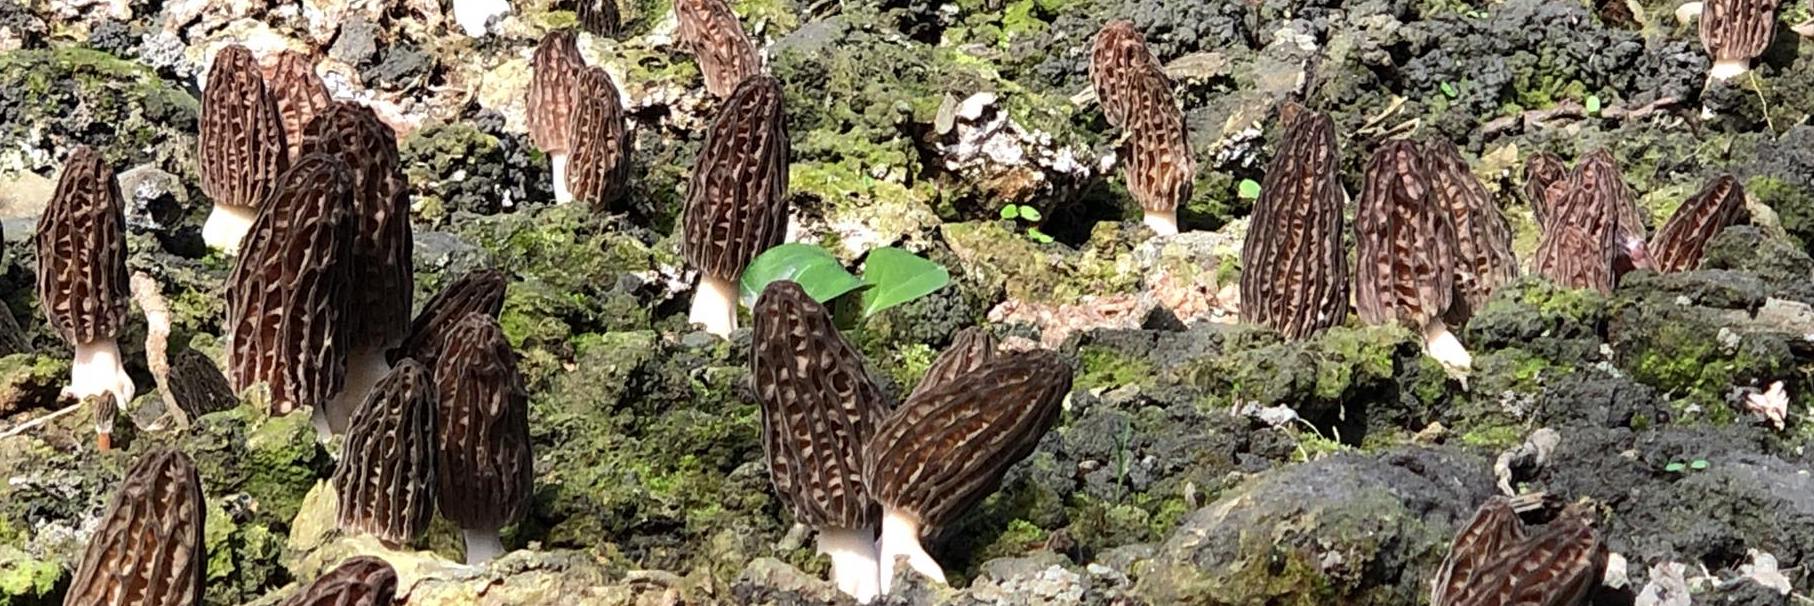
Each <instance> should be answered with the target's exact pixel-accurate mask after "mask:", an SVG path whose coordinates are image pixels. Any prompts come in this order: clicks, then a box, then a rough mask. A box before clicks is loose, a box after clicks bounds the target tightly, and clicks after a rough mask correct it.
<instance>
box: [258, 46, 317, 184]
mask: <svg viewBox="0 0 1814 606" xmlns="http://www.w3.org/2000/svg"><path fill="white" fill-rule="evenodd" d="M265 82H266V84H267V85H268V86H269V87H270V90H271V96H273V97H275V98H276V99H277V112H278V114H279V115H281V116H282V117H283V140H284V142H285V144H287V145H288V149H289V158H290V162H295V161H296V160H297V158H300V157H302V131H303V129H304V128H307V127H308V125H309V123H310V122H313V121H314V120H315V116H317V115H319V114H321V113H322V112H325V111H327V109H328V104H330V103H333V99H332V98H331V97H329V96H328V87H327V85H326V84H323V83H322V82H321V76H318V75H315V62H314V61H311V60H310V59H309V57H308V55H304V54H302V53H299V52H296V51H283V52H281V53H278V54H277V66H276V67H275V68H274V69H273V70H272V71H271V77H269V78H267V79H266V80H265Z"/></svg>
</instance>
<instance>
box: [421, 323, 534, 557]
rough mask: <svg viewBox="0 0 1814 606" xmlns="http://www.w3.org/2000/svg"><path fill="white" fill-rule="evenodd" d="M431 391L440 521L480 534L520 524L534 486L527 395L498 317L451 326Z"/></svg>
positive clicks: (513, 354)
mask: <svg viewBox="0 0 1814 606" xmlns="http://www.w3.org/2000/svg"><path fill="white" fill-rule="evenodd" d="M435 385H436V390H437V392H438V393H439V395H440V410H439V411H438V413H437V415H436V418H437V419H438V422H439V431H438V444H439V451H440V464H439V466H438V467H437V468H436V470H437V472H438V476H439V477H440V480H441V491H440V504H441V515H443V516H446V517H447V519H449V520H452V521H453V522H454V523H455V524H458V525H459V526H460V527H461V528H466V529H482V530H496V529H498V528H502V527H504V526H505V525H507V524H509V523H511V522H514V521H516V520H517V519H519V518H521V517H522V516H523V513H524V511H525V510H526V509H527V507H528V505H529V496H530V491H531V489H533V488H534V481H535V473H534V471H535V470H534V467H533V464H534V457H533V456H532V454H531V452H530V446H529V391H528V390H527V389H525V388H524V387H523V379H522V377H521V376H520V375H518V374H517V366H516V353H515V352H514V351H512V350H511V349H510V342H509V341H507V340H505V338H504V329H503V328H501V327H499V326H498V321H497V319H496V318H493V317H491V316H489V315H486V314H484V313H476V312H475V313H470V314H467V315H466V317H465V318H464V319H461V320H460V322H459V323H458V324H456V325H455V326H454V329H453V331H452V332H450V333H449V334H448V336H447V343H446V347H445V349H444V350H443V355H442V356H441V359H440V362H439V363H438V364H437V366H436V368H435Z"/></svg>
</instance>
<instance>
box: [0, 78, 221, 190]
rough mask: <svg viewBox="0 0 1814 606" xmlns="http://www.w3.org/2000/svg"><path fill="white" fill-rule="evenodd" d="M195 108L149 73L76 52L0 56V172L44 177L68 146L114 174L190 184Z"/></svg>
mask: <svg viewBox="0 0 1814 606" xmlns="http://www.w3.org/2000/svg"><path fill="white" fill-rule="evenodd" d="M200 111H201V105H200V102H198V101H197V100H196V99H195V97H192V96H190V95H189V93H188V92H186V91H184V90H183V89H182V88H181V87H178V86H175V85H173V84H171V83H170V82H168V81H166V80H164V79H162V78H160V77H158V75H157V73H156V72H155V71H153V70H152V69H151V68H149V67H145V66H144V65H140V64H137V63H132V62H128V61H124V60H121V59H119V58H117V57H114V56H113V55H109V54H107V53H104V52H101V51H95V50H89V49H84V48H78V47H66V48H56V49H26V50H15V51H9V52H4V53H0V148H4V149H6V150H7V152H6V154H8V155H3V156H0V168H25V169H34V170H36V169H44V168H48V167H51V166H56V165H57V164H59V161H60V158H61V157H62V152H63V151H64V150H67V149H68V148H70V147H73V146H74V145H75V144H86V145H91V146H94V147H95V148H97V149H98V150H100V152H101V156H102V157H103V158H105V159H106V160H107V161H108V162H109V163H111V164H114V165H116V166H132V165H137V164H144V163H147V162H150V163H155V164H157V165H158V166H159V167H160V168H163V169H164V170H165V171H168V172H170V173H173V174H177V175H182V176H184V177H185V178H184V181H185V182H189V183H195V182H197V177H196V175H197V173H196V170H195V162H194V157H195V156H194V150H195V138H194V134H193V133H195V129H196V120H197V117H198V116H199V113H200Z"/></svg>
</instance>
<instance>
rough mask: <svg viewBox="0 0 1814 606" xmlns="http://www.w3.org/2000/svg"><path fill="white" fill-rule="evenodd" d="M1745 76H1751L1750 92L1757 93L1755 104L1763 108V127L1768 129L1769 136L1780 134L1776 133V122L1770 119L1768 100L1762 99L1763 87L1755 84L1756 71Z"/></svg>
mask: <svg viewBox="0 0 1814 606" xmlns="http://www.w3.org/2000/svg"><path fill="white" fill-rule="evenodd" d="M1747 75H1749V76H1751V92H1755V93H1757V102H1758V103H1760V104H1762V105H1763V106H1764V126H1767V127H1770V134H1772V135H1776V134H1780V133H1777V132H1776V121H1775V120H1771V119H1770V100H1769V99H1765V98H1764V87H1763V85H1761V84H1758V83H1757V70H1751V71H1749V72H1747Z"/></svg>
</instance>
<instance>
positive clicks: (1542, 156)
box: [1524, 152, 1568, 230]
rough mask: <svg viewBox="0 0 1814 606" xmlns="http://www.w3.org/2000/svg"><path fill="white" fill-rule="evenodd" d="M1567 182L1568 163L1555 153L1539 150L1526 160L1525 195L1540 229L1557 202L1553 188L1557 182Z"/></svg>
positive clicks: (1564, 183) (1544, 224)
mask: <svg viewBox="0 0 1814 606" xmlns="http://www.w3.org/2000/svg"><path fill="white" fill-rule="evenodd" d="M1567 182H1568V165H1566V164H1563V163H1562V159H1561V158H1558V157H1556V155H1555V154H1552V153H1549V152H1538V153H1537V154H1536V155H1534V156H1531V157H1530V159H1529V160H1525V161H1524V197H1525V198H1526V200H1527V201H1529V202H1530V204H1531V214H1532V216H1534V217H1535V218H1536V221H1537V228H1538V229H1539V230H1542V229H1544V228H1545V226H1546V225H1548V224H1547V223H1546V221H1547V220H1548V217H1549V216H1550V214H1551V213H1552V209H1554V208H1555V206H1556V203H1557V193H1556V192H1555V191H1554V190H1552V188H1554V187H1556V185H1557V184H1563V185H1564V186H1566V184H1567Z"/></svg>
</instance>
